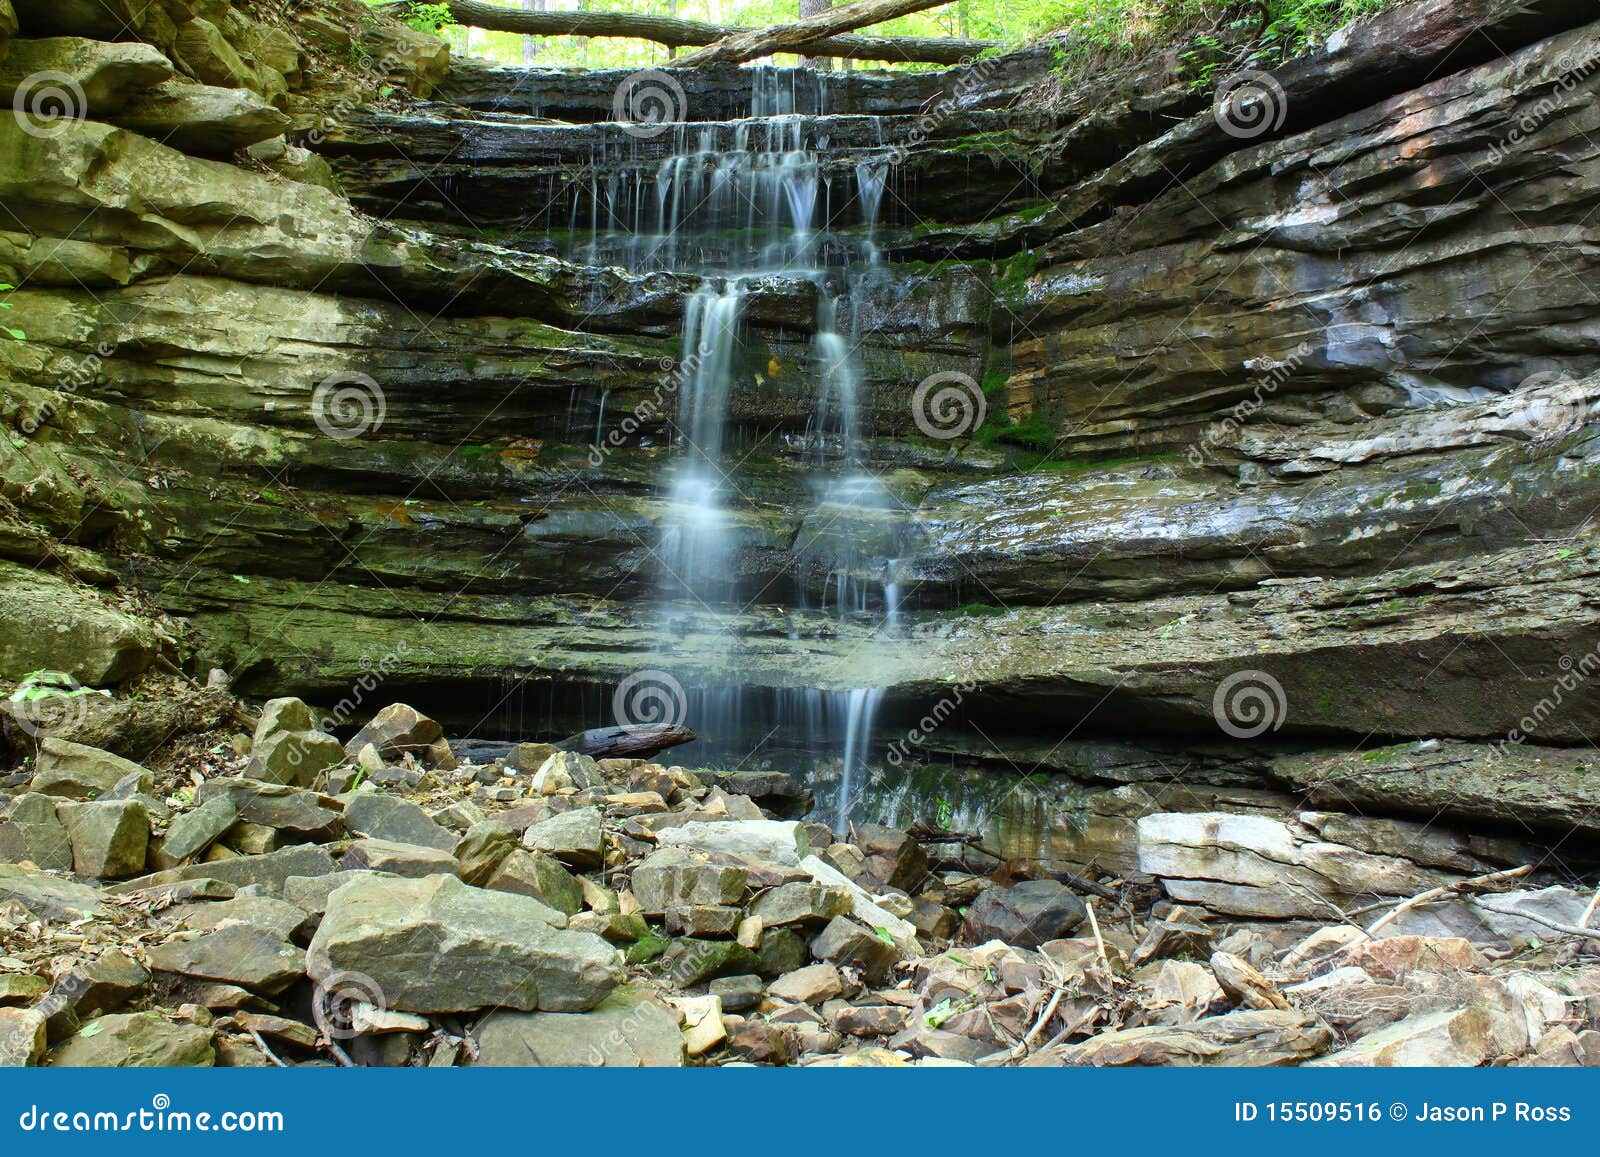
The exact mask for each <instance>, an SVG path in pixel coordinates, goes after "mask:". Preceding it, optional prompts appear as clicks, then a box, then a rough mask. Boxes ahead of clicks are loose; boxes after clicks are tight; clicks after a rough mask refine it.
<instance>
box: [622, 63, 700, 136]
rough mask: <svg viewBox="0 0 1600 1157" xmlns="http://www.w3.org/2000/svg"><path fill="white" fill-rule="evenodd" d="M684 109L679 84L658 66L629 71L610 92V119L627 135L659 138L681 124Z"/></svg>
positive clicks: (686, 106)
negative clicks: (675, 125)
mask: <svg viewBox="0 0 1600 1157" xmlns="http://www.w3.org/2000/svg"><path fill="white" fill-rule="evenodd" d="M688 111H689V98H688V96H687V94H685V92H684V91H683V85H682V84H680V83H679V82H678V78H677V77H675V76H673V75H672V74H671V73H668V72H662V71H660V70H659V69H654V68H651V69H645V70H644V71H642V72H635V73H631V74H629V75H628V76H627V77H625V78H624V79H623V81H622V83H621V84H619V85H617V88H616V91H615V92H613V93H612V95H611V119H612V120H613V121H615V122H616V123H617V124H619V125H621V126H622V131H623V132H625V133H627V134H628V135H629V136H630V137H639V138H642V139H644V140H649V139H651V138H652V137H659V136H660V135H661V134H662V133H664V132H666V131H667V130H668V129H669V128H671V127H672V126H673V125H674V124H679V123H681V122H682V121H683V120H684V118H685V117H686V116H687V114H688Z"/></svg>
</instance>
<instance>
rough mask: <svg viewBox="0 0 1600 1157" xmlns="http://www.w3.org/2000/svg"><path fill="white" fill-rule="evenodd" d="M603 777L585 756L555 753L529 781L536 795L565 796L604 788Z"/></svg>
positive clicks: (540, 766) (564, 752)
mask: <svg viewBox="0 0 1600 1157" xmlns="http://www.w3.org/2000/svg"><path fill="white" fill-rule="evenodd" d="M605 782H606V780H605V776H603V775H601V774H600V768H599V766H598V765H597V764H596V763H595V761H594V760H592V759H590V758H589V757H588V756H587V755H580V754H579V753H578V752H576V751H557V752H556V753H555V754H554V755H552V756H550V758H549V759H546V760H545V761H544V762H543V763H542V764H540V765H539V770H538V771H536V772H534V774H533V779H532V780H531V781H529V784H528V786H529V788H530V789H532V791H533V792H534V794H536V795H565V794H568V793H571V792H575V791H583V790H584V789H586V788H591V787H604V786H605Z"/></svg>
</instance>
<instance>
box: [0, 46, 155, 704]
mask: <svg viewBox="0 0 1600 1157" xmlns="http://www.w3.org/2000/svg"><path fill="white" fill-rule="evenodd" d="M13 43H14V44H15V43H21V42H20V41H15V42H13ZM139 47H141V48H142V47H143V46H142V45H141V46H139ZM7 119H8V120H11V119H14V118H7ZM19 131H20V130H19ZM0 606H4V607H5V608H6V629H5V630H4V631H0V678H5V679H22V678H24V677H25V676H27V675H29V674H31V673H32V672H34V671H38V670H41V669H49V670H53V671H60V672H63V673H64V674H66V675H69V676H71V677H72V678H73V679H75V680H77V682H79V683H81V684H83V685H84V686H86V687H104V686H107V685H108V684H112V683H120V682H122V680H124V679H127V678H129V677H130V676H132V675H137V674H138V673H139V672H140V671H143V670H144V669H145V668H146V667H148V666H149V665H150V664H151V663H153V662H155V660H156V656H157V655H158V654H159V653H160V643H159V641H158V640H157V639H156V635H155V632H154V631H153V630H152V629H151V627H150V626H149V624H148V623H145V622H142V621H141V620H139V619H136V618H134V617H133V616H132V615H128V614H124V613H123V612H122V611H119V610H116V609H115V608H113V607H111V606H109V605H107V604H106V603H105V602H104V601H102V600H101V599H100V598H99V597H98V596H96V595H95V594H93V593H91V592H89V591H87V590H86V589H84V588H83V587H82V586H81V585H79V584H74V583H69V582H67V581H66V580H65V579H61V578H57V577H56V576H55V575H53V574H50V573H48V572H46V571H41V570H35V569H33V568H32V567H24V566H17V565H16V564H14V563H10V562H0Z"/></svg>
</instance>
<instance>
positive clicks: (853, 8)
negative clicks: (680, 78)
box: [677, 0, 949, 68]
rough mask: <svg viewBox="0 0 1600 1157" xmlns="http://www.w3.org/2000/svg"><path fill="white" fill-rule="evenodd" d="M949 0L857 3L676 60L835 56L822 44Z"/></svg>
mask: <svg viewBox="0 0 1600 1157" xmlns="http://www.w3.org/2000/svg"><path fill="white" fill-rule="evenodd" d="M948 2H949V0H855V3H853V4H842V5H840V6H839V7H837V8H830V9H828V10H827V11H826V12H819V13H818V14H817V15H815V16H807V17H806V18H805V19H804V20H796V21H794V22H792V23H789V24H774V25H773V26H772V27H771V28H759V29H755V30H753V31H749V32H740V33H738V34H736V35H734V36H726V37H723V38H722V39H720V40H718V41H717V42H716V43H714V44H712V45H710V46H708V47H706V48H702V49H701V50H700V51H699V52H691V53H690V54H689V55H688V56H685V57H682V58H681V59H679V60H678V61H677V64H678V66H679V67H681V68H699V67H702V66H704V65H707V64H743V63H744V62H745V61H747V60H754V59H755V58H756V57H758V56H770V55H772V54H773V53H774V52H799V53H802V54H803V55H806V56H836V55H838V53H835V52H833V50H831V49H829V48H827V47H826V46H825V45H824V44H823V43H822V42H823V41H825V40H827V39H828V38H829V37H833V36H838V35H839V34H840V33H843V32H853V31H854V30H855V29H857V28H865V27H866V26H867V25H869V24H882V23H883V22H884V21H885V20H893V19H895V18H896V17H899V16H909V15H911V14H912V13H913V12H926V11H927V10H928V9H929V8H939V7H942V6H943V5H944V4H947V3H948Z"/></svg>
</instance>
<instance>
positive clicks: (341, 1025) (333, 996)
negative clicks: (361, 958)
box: [312, 970, 389, 1040]
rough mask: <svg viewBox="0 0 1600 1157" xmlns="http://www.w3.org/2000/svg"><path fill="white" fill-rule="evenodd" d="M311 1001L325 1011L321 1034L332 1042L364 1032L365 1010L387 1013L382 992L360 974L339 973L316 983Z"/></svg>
mask: <svg viewBox="0 0 1600 1157" xmlns="http://www.w3.org/2000/svg"><path fill="white" fill-rule="evenodd" d="M312 999H313V1000H316V1001H318V1002H320V1003H321V1005H322V1007H323V1008H324V1009H326V1010H327V1025H326V1028H325V1030H324V1031H326V1032H327V1034H328V1036H329V1037H330V1038H331V1039H333V1040H351V1039H353V1038H355V1037H358V1036H360V1035H361V1034H362V1033H363V1032H365V1031H366V1028H367V1026H366V1024H365V1023H364V1021H363V1020H362V1014H363V1013H364V1012H365V1011H366V1010H367V1009H369V1008H376V1009H387V1008H388V1007H389V1004H388V1001H387V1000H386V999H385V998H384V995H383V988H382V987H381V986H380V985H379V984H378V982H377V981H376V980H374V979H372V977H370V976H368V975H367V974H366V973H364V972H350V971H348V970H342V971H339V972H334V973H331V974H330V975H329V976H328V977H327V979H325V980H321V981H318V982H317V983H316V985H315V988H314V990H313V992H312Z"/></svg>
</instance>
